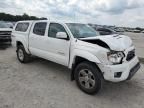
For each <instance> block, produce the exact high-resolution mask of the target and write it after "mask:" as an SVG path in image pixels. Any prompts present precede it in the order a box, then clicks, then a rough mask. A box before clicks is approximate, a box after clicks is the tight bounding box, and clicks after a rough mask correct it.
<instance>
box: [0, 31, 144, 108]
mask: <svg viewBox="0 0 144 108" xmlns="http://www.w3.org/2000/svg"><path fill="white" fill-rule="evenodd" d="M129 35H131V34H129ZM135 35H136V34H135ZM140 37H141V38H142V36H140ZM132 38H133V39H135V36H134V35H133V37H132ZM140 41H141V39H137V38H136V39H135V40H134V42H135V43H134V44H136V47H137V49H138V51H137V52H138V55H139V56H141V57H142V56H143V53H144V50H142V47H143V45H142V43H141V44H140ZM141 42H143V40H142V41H141ZM143 57H144V56H143ZM143 70H144V64H141V69H140V70H139V72H138V73H137V74H136V75H135V76H134V77H133V79H132V80H130V81H127V82H121V83H116V84H114V83H110V82H105V84H104V86H103V88H102V90H101V91H100V93H99V94H97V95H94V96H90V95H87V94H85V93H83V92H82V91H80V90H79V89H78V88H77V86H76V84H75V82H74V81H73V82H71V81H70V71H69V70H68V69H67V68H65V67H63V66H61V65H58V64H55V63H52V62H50V61H46V60H43V59H36V60H34V61H33V62H31V63H29V64H21V63H19V62H18V61H17V58H16V54H15V50H14V48H12V47H10V48H7V49H5V50H3V49H1V50H0V108H144V74H143V72H144V71H143Z"/></svg>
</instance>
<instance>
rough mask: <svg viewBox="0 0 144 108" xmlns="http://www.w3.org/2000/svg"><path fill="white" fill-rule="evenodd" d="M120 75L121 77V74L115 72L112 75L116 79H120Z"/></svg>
mask: <svg viewBox="0 0 144 108" xmlns="http://www.w3.org/2000/svg"><path fill="white" fill-rule="evenodd" d="M121 75H122V72H115V73H114V77H116V78H120V77H121Z"/></svg>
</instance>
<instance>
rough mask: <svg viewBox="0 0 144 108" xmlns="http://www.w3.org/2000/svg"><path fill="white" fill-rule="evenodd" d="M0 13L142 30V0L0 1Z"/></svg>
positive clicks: (143, 12)
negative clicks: (139, 28) (24, 14)
mask: <svg viewBox="0 0 144 108" xmlns="http://www.w3.org/2000/svg"><path fill="white" fill-rule="evenodd" d="M0 12H6V13H9V14H14V15H22V14H23V13H27V14H28V15H32V16H37V17H47V18H48V19H54V20H61V21H75V22H84V23H94V24H102V25H116V26H128V27H144V0H0Z"/></svg>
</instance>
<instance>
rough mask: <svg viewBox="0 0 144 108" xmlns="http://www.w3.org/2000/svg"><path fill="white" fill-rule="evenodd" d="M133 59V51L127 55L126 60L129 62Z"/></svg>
mask: <svg viewBox="0 0 144 108" xmlns="http://www.w3.org/2000/svg"><path fill="white" fill-rule="evenodd" d="M134 57H135V50H132V51H129V52H128V54H127V57H126V60H127V61H130V60H131V59H133V58H134Z"/></svg>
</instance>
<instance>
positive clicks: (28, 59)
mask: <svg viewBox="0 0 144 108" xmlns="http://www.w3.org/2000/svg"><path fill="white" fill-rule="evenodd" d="M20 51H21V52H22V53H23V59H22V58H20V55H19V52H20ZM16 52H17V58H18V60H19V61H20V62H21V63H28V62H30V60H31V57H30V55H29V54H27V52H26V51H25V49H24V47H23V46H22V45H19V46H18V47H17V51H16Z"/></svg>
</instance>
